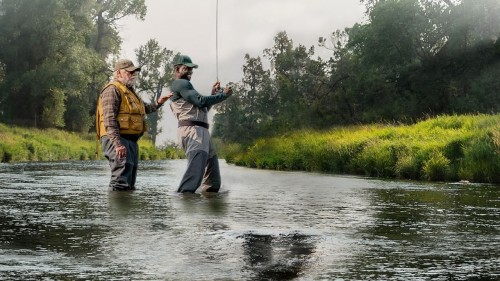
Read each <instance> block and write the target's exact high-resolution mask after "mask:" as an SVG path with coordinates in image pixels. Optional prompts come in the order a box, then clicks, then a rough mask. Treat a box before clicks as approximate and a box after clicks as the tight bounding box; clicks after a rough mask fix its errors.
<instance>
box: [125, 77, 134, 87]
mask: <svg viewBox="0 0 500 281" xmlns="http://www.w3.org/2000/svg"><path fill="white" fill-rule="evenodd" d="M135 82H136V81H135V79H130V80H128V81H127V83H125V85H126V86H127V87H131V88H133V87H135Z"/></svg>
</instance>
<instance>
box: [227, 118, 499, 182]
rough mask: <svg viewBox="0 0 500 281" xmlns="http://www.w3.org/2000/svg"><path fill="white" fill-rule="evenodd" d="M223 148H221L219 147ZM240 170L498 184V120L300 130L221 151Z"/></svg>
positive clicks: (424, 122)
mask: <svg viewBox="0 0 500 281" xmlns="http://www.w3.org/2000/svg"><path fill="white" fill-rule="evenodd" d="M219 146H220V145H219ZM219 150H220V151H221V155H223V157H225V158H226V161H228V162H229V163H234V164H237V165H241V166H247V167H255V168H263V169H276V170H303V171H316V172H328V173H341V174H357V175H366V176H372V177H382V178H400V179H418V180H430V181H456V180H469V181H473V182H492V183H498V182H500V115H453V116H439V117H436V118H431V119H428V120H425V121H422V122H419V123H417V124H414V125H382V124H374V125H360V126H349V127H338V128H334V129H331V130H329V131H327V132H319V131H310V130H301V131H297V132H293V133H290V134H287V135H282V136H279V137H274V138H270V139H259V140H257V141H255V142H254V143H253V144H252V145H251V146H249V147H237V146H234V145H233V146H231V147H230V148H229V149H228V148H226V147H225V146H220V147H219Z"/></svg>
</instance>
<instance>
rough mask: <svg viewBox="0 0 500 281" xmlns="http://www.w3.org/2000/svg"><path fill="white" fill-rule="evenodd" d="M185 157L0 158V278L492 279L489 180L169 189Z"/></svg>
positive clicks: (265, 181) (251, 177) (497, 232)
mask: <svg viewBox="0 0 500 281" xmlns="http://www.w3.org/2000/svg"><path fill="white" fill-rule="evenodd" d="M185 165H186V162H185V160H171V161H142V162H141V167H140V171H139V177H138V184H137V187H138V189H137V190H136V191H135V192H133V193H117V192H109V191H108V190H107V184H108V180H109V167H108V165H107V162H105V161H81V162H58V163H19V164H0V192H1V194H0V279H1V280H500V199H499V198H500V196H499V195H500V186H494V185H475V184H469V185H460V184H449V183H417V182H397V181H384V180H375V179H365V178H359V177H348V176H335V175H324V174H316V173H302V172H277V171H264V170H255V169H248V168H242V167H236V166H232V165H227V164H225V163H224V161H221V172H222V177H223V187H222V192H221V193H220V194H218V195H217V196H214V197H205V196H203V195H199V194H198V195H193V196H182V195H178V194H177V193H176V192H175V190H176V188H177V184H178V183H179V181H180V178H181V176H182V173H183V171H184V168H185Z"/></svg>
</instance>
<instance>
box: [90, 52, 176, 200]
mask: <svg viewBox="0 0 500 281" xmlns="http://www.w3.org/2000/svg"><path fill="white" fill-rule="evenodd" d="M140 70H141V68H140V67H139V66H135V65H134V64H133V63H132V61H131V60H128V59H120V60H118V61H117V62H116V64H115V70H114V75H113V80H112V81H111V82H109V83H108V84H106V85H105V86H104V88H103V89H102V91H101V94H100V96H99V100H98V103H97V111H96V130H97V137H98V138H100V139H101V144H102V150H103V152H104V156H105V157H106V158H107V159H108V161H109V166H110V167H111V181H110V183H109V188H110V190H116V191H127V190H135V181H136V176H137V167H138V162H139V146H138V145H137V141H138V140H139V138H140V137H141V136H142V135H143V134H144V132H146V123H145V117H146V114H148V113H151V112H155V111H157V110H158V108H159V107H160V106H162V105H163V103H165V101H167V100H168V99H169V98H170V97H171V96H172V93H169V94H168V95H166V96H163V97H160V98H159V99H158V100H157V101H155V102H154V103H152V104H148V103H144V102H143V100H142V99H141V98H140V97H139V96H138V95H137V94H136V92H135V90H134V85H135V81H136V78H137V75H138V73H139V71H140Z"/></svg>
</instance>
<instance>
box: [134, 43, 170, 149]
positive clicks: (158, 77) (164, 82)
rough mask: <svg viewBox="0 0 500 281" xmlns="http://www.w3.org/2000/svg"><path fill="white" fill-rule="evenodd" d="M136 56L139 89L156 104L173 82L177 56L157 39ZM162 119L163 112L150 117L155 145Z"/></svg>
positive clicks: (141, 48)
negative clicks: (138, 66)
mask: <svg viewBox="0 0 500 281" xmlns="http://www.w3.org/2000/svg"><path fill="white" fill-rule="evenodd" d="M136 56H137V62H138V64H139V65H140V66H141V73H140V76H139V79H138V83H137V89H138V91H139V92H140V93H144V94H145V95H146V96H147V97H148V98H149V99H150V101H151V102H154V101H156V100H158V98H159V97H160V96H161V95H162V93H163V90H165V89H166V88H167V86H168V85H170V83H171V82H172V80H173V74H172V73H173V64H172V62H173V59H174V56H175V54H174V52H173V51H171V50H168V49H167V48H162V47H161V46H160V45H159V44H158V41H156V40H155V39H151V40H149V41H148V42H147V43H146V44H145V45H143V46H141V47H139V49H137V50H136ZM160 119H161V111H158V112H155V113H152V114H149V115H148V124H149V126H148V134H149V136H150V137H151V140H152V141H153V144H155V143H156V136H157V135H158V134H159V133H161V130H160V129H159V128H158V121H159V120H160Z"/></svg>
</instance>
